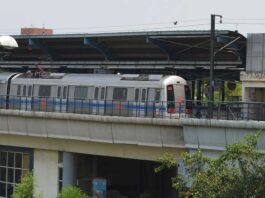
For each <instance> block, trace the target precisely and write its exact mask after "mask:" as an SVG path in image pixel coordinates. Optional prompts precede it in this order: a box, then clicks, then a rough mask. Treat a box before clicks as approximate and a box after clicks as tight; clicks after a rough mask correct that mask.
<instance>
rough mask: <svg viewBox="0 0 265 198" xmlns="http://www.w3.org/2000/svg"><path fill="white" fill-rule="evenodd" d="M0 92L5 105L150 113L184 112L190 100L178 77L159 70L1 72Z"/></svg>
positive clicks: (148, 114)
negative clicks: (131, 72)
mask: <svg viewBox="0 0 265 198" xmlns="http://www.w3.org/2000/svg"><path fill="white" fill-rule="evenodd" d="M0 94H1V95H2V97H3V98H4V99H5V101H6V102H5V103H3V101H2V100H1V101H2V102H1V106H5V107H6V108H9V109H21V110H34V111H38V110H39V111H55V112H69V113H87V114H99V115H122V116H150V117H158V116H160V117H161V116H168V115H170V116H173V115H179V114H180V113H185V112H187V109H188V108H187V105H186V103H185V101H186V100H187V99H189V90H188V86H187V83H186V81H185V80H184V79H183V78H181V77H179V76H162V75H118V74H117V75H113V74H64V73H49V74H48V73H44V74H37V75H36V74H32V73H26V74H13V73H2V74H0ZM189 110H191V108H189Z"/></svg>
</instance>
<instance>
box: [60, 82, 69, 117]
mask: <svg viewBox="0 0 265 198" xmlns="http://www.w3.org/2000/svg"><path fill="white" fill-rule="evenodd" d="M68 90H69V88H68V86H65V85H64V86H62V89H61V91H62V95H61V99H60V112H67V99H68Z"/></svg>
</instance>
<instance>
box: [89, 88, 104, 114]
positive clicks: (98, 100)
mask: <svg viewBox="0 0 265 198" xmlns="http://www.w3.org/2000/svg"><path fill="white" fill-rule="evenodd" d="M105 98H106V87H95V89H94V100H93V102H92V105H91V106H92V108H93V110H92V114H96V115H104V114H105V106H106V104H105Z"/></svg>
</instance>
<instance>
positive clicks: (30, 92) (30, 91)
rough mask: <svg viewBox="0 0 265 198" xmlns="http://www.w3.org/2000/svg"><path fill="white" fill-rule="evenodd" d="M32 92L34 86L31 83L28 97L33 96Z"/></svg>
mask: <svg viewBox="0 0 265 198" xmlns="http://www.w3.org/2000/svg"><path fill="white" fill-rule="evenodd" d="M31 94H32V86H31V85H30V86H29V89H28V97H31Z"/></svg>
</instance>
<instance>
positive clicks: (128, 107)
mask: <svg viewBox="0 0 265 198" xmlns="http://www.w3.org/2000/svg"><path fill="white" fill-rule="evenodd" d="M0 102H1V104H2V103H6V99H0ZM45 102H47V106H49V107H50V106H68V107H83V108H84V107H96V108H111V109H119V108H121V109H122V110H147V111H148V110H151V111H156V110H159V111H162V112H163V111H166V107H165V106H154V105H139V104H128V102H124V103H125V104H124V103H123V102H121V103H118V102H111V103H109V102H106V103H98V102H79V101H75V102H72V101H68V102H64V101H46V100H44V104H46V103H45ZM9 105H11V106H12V105H34V106H35V105H36V106H40V105H41V101H40V100H39V99H34V100H31V99H27V100H24V99H10V100H9ZM44 106H46V105H44ZM179 110H180V112H184V109H183V108H181V109H179Z"/></svg>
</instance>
